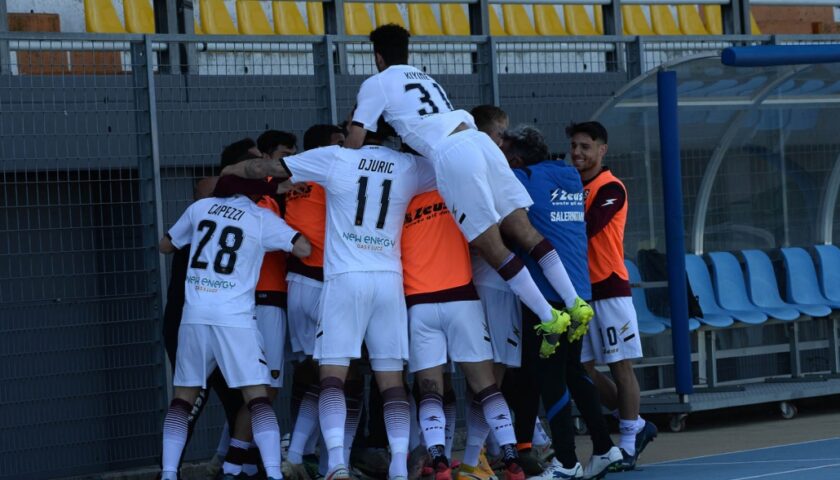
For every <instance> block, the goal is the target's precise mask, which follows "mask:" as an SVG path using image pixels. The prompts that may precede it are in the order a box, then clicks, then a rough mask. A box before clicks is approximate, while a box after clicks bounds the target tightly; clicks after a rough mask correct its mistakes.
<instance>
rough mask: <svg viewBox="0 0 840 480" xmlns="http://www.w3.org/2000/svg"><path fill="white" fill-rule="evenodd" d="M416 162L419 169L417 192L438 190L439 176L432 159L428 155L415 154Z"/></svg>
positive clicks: (417, 169)
mask: <svg viewBox="0 0 840 480" xmlns="http://www.w3.org/2000/svg"><path fill="white" fill-rule="evenodd" d="M414 164H415V165H416V168H415V169H416V171H417V193H418V194H419V193H425V192H431V191H432V190H437V178H436V177H435V167H434V165H432V161H431V160H429V159H428V158H426V157H421V156H419V155H414Z"/></svg>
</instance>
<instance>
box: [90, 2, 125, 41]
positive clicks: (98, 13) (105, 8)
mask: <svg viewBox="0 0 840 480" xmlns="http://www.w3.org/2000/svg"><path fill="white" fill-rule="evenodd" d="M85 27H86V28H87V31H88V32H92V33H127V31H126V29H125V27H123V24H122V22H120V17H118V16H117V11H116V9H114V4H112V3H111V0H85Z"/></svg>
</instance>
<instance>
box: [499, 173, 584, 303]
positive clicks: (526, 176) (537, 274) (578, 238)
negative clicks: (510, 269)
mask: <svg viewBox="0 0 840 480" xmlns="http://www.w3.org/2000/svg"><path fill="white" fill-rule="evenodd" d="M513 172H514V174H515V175H516V178H518V179H519V181H520V182H522V185H524V186H525V189H526V190H527V191H528V194H529V195H531V199H532V200H533V201H534V204H533V205H532V206H531V208H530V209H529V210H528V219H529V220H531V224H532V225H534V228H536V229H537V231H538V232H540V233H541V234H542V235H543V236H544V237H545V238H547V239H548V241H549V242H551V244H552V245H553V246H554V248H555V249H556V250H557V254H558V255H559V256H560V260H562V261H563V265H564V266H565V267H566V271H567V272H568V273H569V277H570V278H571V279H572V285H574V286H575V290H576V291H577V294H578V296H579V297H581V298H583V299H584V300H589V299H590V298H591V297H592V286H591V285H590V283H589V264H588V259H587V252H586V245H587V238H586V222H585V221H584V208H583V203H584V200H583V183H581V181H580V174H579V173H578V171H577V169H575V168H574V167H570V166H568V165H566V164H564V163H563V162H561V161H556V160H546V161H544V162H541V163H538V164H536V165H531V166H529V167H524V168H516V169H514V170H513ZM521 257H522V259H523V260H524V261H525V265H527V266H528V270H529V271H530V272H531V276H532V277H533V278H534V281H535V282H536V283H537V286H538V287H539V289H540V291H542V293H543V295H545V298H546V299H547V300H549V301H553V302H562V299H561V298H560V295H558V294H557V292H555V291H554V289H553V288H552V287H551V284H549V283H548V280H547V279H546V278H545V276H544V275H543V273H542V269H541V268H540V266H539V264H538V263H537V262H536V261H534V259H532V258H531V257H530V256H529V255H521Z"/></svg>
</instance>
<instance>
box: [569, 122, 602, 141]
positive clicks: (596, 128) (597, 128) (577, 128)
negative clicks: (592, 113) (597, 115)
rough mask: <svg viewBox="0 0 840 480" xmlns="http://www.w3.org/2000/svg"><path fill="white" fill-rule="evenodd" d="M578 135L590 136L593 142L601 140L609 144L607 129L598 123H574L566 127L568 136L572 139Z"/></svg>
mask: <svg viewBox="0 0 840 480" xmlns="http://www.w3.org/2000/svg"><path fill="white" fill-rule="evenodd" d="M578 133H585V134H587V135H589V138H591V139H592V140H596V141H597V140H600V141H601V142H603V143H607V129H606V128H604V126H603V125H601V124H600V123H598V122H581V123H572V124H571V125H569V126H568V127H566V136H567V137H569V138H572V137H573V136H575V135H576V134H578Z"/></svg>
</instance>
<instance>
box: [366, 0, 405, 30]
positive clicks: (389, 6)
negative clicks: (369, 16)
mask: <svg viewBox="0 0 840 480" xmlns="http://www.w3.org/2000/svg"><path fill="white" fill-rule="evenodd" d="M373 14H374V16H376V25H377V26H379V25H388V24H389V23H394V24H397V25H399V26H401V27H405V20H404V19H403V16H402V13H400V9H399V8H398V7H397V4H396V3H379V2H377V3H374V4H373ZM368 33H370V32H368Z"/></svg>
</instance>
